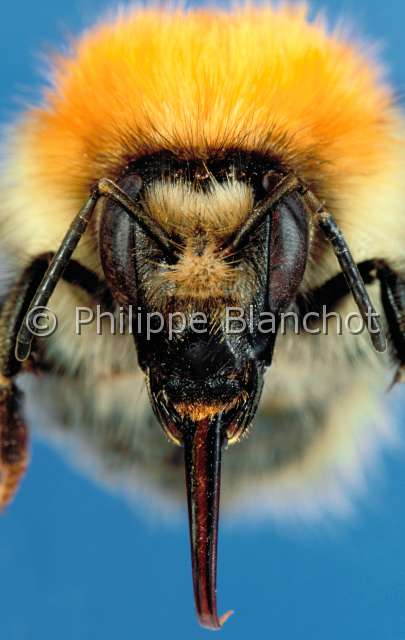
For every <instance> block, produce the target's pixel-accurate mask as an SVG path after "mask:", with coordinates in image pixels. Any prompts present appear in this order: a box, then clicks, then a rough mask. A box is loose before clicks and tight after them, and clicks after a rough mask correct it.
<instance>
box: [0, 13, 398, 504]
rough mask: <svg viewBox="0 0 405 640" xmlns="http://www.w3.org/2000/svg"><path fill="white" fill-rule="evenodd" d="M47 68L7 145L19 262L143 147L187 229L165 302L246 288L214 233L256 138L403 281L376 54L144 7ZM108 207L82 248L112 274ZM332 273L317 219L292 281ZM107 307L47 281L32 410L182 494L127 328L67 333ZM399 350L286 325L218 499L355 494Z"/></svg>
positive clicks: (315, 281)
mask: <svg viewBox="0 0 405 640" xmlns="http://www.w3.org/2000/svg"><path fill="white" fill-rule="evenodd" d="M51 77H52V80H51V84H50V86H49V87H48V88H47V89H46V91H45V92H44V96H43V103H42V105H41V106H39V107H35V108H32V109H30V110H28V111H27V112H26V113H25V114H23V116H22V118H21V120H20V121H19V122H18V123H17V125H16V126H15V127H14V128H13V129H12V131H11V132H10V134H9V136H8V140H7V142H6V144H5V145H4V147H3V158H4V175H3V177H2V196H3V203H2V209H1V215H0V231H1V241H2V245H3V248H5V250H6V251H7V253H8V254H9V255H11V256H12V259H13V263H14V264H16V265H17V266H16V270H15V271H16V275H18V273H21V272H22V270H23V268H24V267H25V266H26V265H27V264H28V263H29V262H30V260H31V259H32V258H34V257H35V256H37V255H41V254H43V253H46V252H49V251H55V250H56V249H57V248H58V246H59V244H60V242H61V239H62V238H63V236H64V233H65V231H66V228H67V226H68V224H69V222H70V221H71V220H72V219H73V217H74V215H75V214H76V212H77V210H78V209H79V208H80V206H81V205H82V203H83V201H84V200H85V199H86V197H87V194H88V192H89V190H90V189H91V187H92V186H93V184H94V183H95V182H96V181H97V180H98V179H99V178H102V177H103V178H104V177H106V178H111V179H115V180H117V179H120V178H122V176H125V174H126V172H127V171H128V167H131V166H132V165H133V164H136V163H139V162H143V161H144V159H145V158H157V159H158V160H157V163H158V164H159V158H161V159H162V158H167V157H168V156H169V158H170V160H169V166H170V167H172V168H173V166H176V167H178V173H177V174H176V173H174V177H173V173H172V174H171V175H172V177H171V181H170V182H169V183H168V182H167V180H165V174H164V168H165V163H166V162H167V161H166V160H164V161H163V160H162V162H161V167H162V176H161V177H159V176H157V175H155V174H154V176H153V178H151V182H150V186H149V188H148V192H147V194H146V196H145V202H144V205H145V207H146V210H147V211H148V215H150V216H151V218H153V219H155V220H156V221H157V222H159V224H161V225H162V226H163V227H164V228H165V229H166V230H169V231H170V229H173V228H174V229H176V230H177V231H179V232H180V234H181V235H182V238H183V239H184V241H185V247H186V249H185V250H184V253H183V255H182V259H181V260H180V262H179V264H178V265H176V269H171V270H170V269H162V270H160V271H159V272H157V273H156V274H155V281H154V283H153V286H151V293H150V295H151V296H152V298H153V300H154V302H155V303H156V305H159V292H160V291H161V290H162V287H163V288H164V289H165V290H172V291H173V295H175V296H177V298H178V299H179V300H181V301H182V304H186V303H187V300H188V299H189V298H190V299H193V300H194V299H198V300H199V301H200V302H201V301H202V304H205V302H206V304H207V305H208V307H209V306H210V305H212V300H213V299H215V298H216V297H218V295H217V296H216V295H215V292H216V285H217V283H218V281H224V282H227V287H228V289H227V291H229V301H230V302H235V301H236V302H237V301H238V300H240V299H241V298H242V297H243V292H244V290H245V289H246V287H247V286H254V283H253V284H252V282H253V281H252V280H251V279H250V280H249V278H252V277H253V276H251V274H249V272H248V270H247V269H245V271H244V272H243V274H242V280H240V279H238V281H237V283H236V284H235V283H232V282H230V283H228V281H227V277H228V275H229V274H228V272H227V268H226V265H225V264H223V262H221V257H220V256H218V254H215V238H216V237H217V236H218V235H219V236H220V235H221V234H223V233H224V230H227V231H228V232H229V231H231V230H233V229H237V228H238V226H240V224H241V223H242V222H243V220H244V218H245V217H246V216H247V214H248V212H249V210H250V209H251V206H252V202H253V201H254V199H255V186H254V184H252V183H248V184H247V183H246V182H245V181H244V172H246V168H247V165H248V164H249V162H250V161H251V160H250V159H249V158H250V154H252V153H254V154H256V155H257V157H258V158H260V161H259V160H257V162H259V163H264V164H266V166H268V167H275V168H280V167H281V168H282V169H283V170H285V171H290V172H293V173H295V174H297V175H299V176H300V178H302V179H303V180H304V181H305V182H306V183H307V184H308V185H309V186H310V188H311V189H312V190H313V191H314V193H316V195H317V197H318V198H319V199H320V200H321V201H325V202H326V204H327V207H328V208H329V209H330V210H332V211H333V214H334V216H335V218H336V219H337V221H338V222H339V225H340V227H341V228H342V230H343V232H344V233H345V236H346V238H347V240H348V243H349V245H350V248H351V251H352V253H353V256H354V258H355V260H356V262H357V263H361V262H363V261H365V260H371V259H379V260H385V261H387V262H388V263H389V264H390V266H391V267H392V268H393V269H395V271H396V273H398V274H399V275H401V276H402V277H404V278H405V252H404V246H405V230H404V224H403V216H404V215H405V187H404V180H403V176H404V169H405V145H404V123H403V117H402V114H401V113H400V111H399V109H398V108H397V106H396V104H395V100H394V98H393V94H392V92H391V90H390V88H389V87H388V86H387V85H386V83H385V81H384V79H383V78H382V75H381V73H380V69H379V68H378V65H377V64H376V63H375V62H374V61H373V60H372V58H371V56H369V55H368V53H367V51H364V50H363V49H362V47H361V46H360V45H352V44H351V43H350V42H348V41H347V39H346V38H345V37H344V36H343V35H342V34H339V33H332V34H330V33H327V31H326V28H325V26H324V25H323V24H322V23H321V22H316V23H310V22H309V21H308V20H307V17H306V15H305V11H304V10H303V9H302V8H296V7H295V8H292V7H284V8H280V9H277V10H275V9H270V8H262V9H254V8H246V9H240V10H237V11H235V12H233V13H232V14H231V15H229V14H227V13H226V12H220V11H196V12H190V13H186V12H182V11H174V12H168V13H166V12H160V11H155V10H150V11H135V12H134V13H132V14H130V15H125V16H124V15H122V16H120V17H118V18H117V19H115V20H111V21H107V22H105V23H101V24H100V25H98V26H96V27H95V28H94V29H92V30H90V31H89V32H87V33H86V34H85V35H84V36H83V37H82V38H81V39H79V40H78V41H77V42H76V43H74V45H73V49H72V52H71V54H70V55H67V56H60V57H57V58H56V59H55V61H54V63H53V67H52V74H51ZM255 157H256V156H255ZM255 162H256V160H254V162H253V165H254V164H255ZM155 164H156V163H155ZM190 164H191V165H192V166H193V169H192V171H193V180H192V181H191V182H190V181H189V180H188V181H187V180H186V178H187V177H189V174H188V173H187V172H189V171H190V169H189V166H190ZM151 166H154V164H153V162H152V163H151ZM201 192H204V195H203V198H202V197H201ZM202 199H203V200H204V201H202ZM102 208H103V204H102V203H101V204H100V205H98V207H97V211H96V213H97V215H96V216H95V219H94V220H93V221H92V223H91V225H90V226H89V229H88V230H87V232H86V235H85V237H84V238H83V240H82V242H81V243H80V245H79V246H78V249H77V251H76V252H75V259H77V260H78V261H79V262H80V263H81V264H82V265H84V266H85V267H87V268H88V269H89V270H91V271H92V272H94V273H95V274H97V276H98V277H99V279H100V282H101V285H102V284H103V280H104V276H103V269H102V266H101V262H100V257H99V251H98V237H99V231H100V230H99V226H100V217H101V213H102ZM198 225H200V226H202V227H203V228H204V229H206V230H208V241H207V245H206V247H205V249H204V251H205V253H204V256H205V260H206V264H205V272H204V273H205V277H204V278H201V270H199V269H195V265H193V255H194V254H193V251H192V250H190V251H189V252H187V247H188V246H189V247H190V246H192V245H193V239H194V237H195V234H196V228H197V227H198ZM210 250H211V253H210ZM338 271H339V268H338V264H337V262H336V258H335V256H334V255H333V252H332V250H331V249H330V247H328V246H327V245H326V244H325V242H324V241H323V240H322V238H321V237H320V234H319V230H318V229H316V228H315V227H314V226H313V225H311V228H310V251H309V260H308V264H307V268H306V271H305V275H304V279H303V282H302V284H301V287H300V290H299V292H298V297H299V298H300V299H301V300H304V301H305V300H311V294H312V292H313V291H314V290H316V289H317V288H319V287H321V286H322V285H323V284H324V283H325V282H327V281H328V280H330V279H331V278H332V277H334V276H335V275H336V274H337V273H338ZM227 274H228V275H227ZM243 278H245V279H246V282H245V281H244V280H243ZM231 279H232V278H231ZM372 279H373V278H371V279H370V284H369V285H368V286H369V290H370V294H371V296H372V299H373V302H374V303H375V305H376V307H377V309H378V310H379V311H380V312H381V314H382V316H384V314H383V310H382V306H381V301H380V294H379V285H378V282H371V280H372ZM241 282H242V284H241ZM244 282H245V283H244ZM188 296H189V298H188ZM98 303H99V300H98V298H97V297H95V296H94V295H93V294H89V293H84V292H83V291H82V289H81V288H79V287H77V286H75V285H74V284H72V283H71V282H70V283H66V282H64V283H61V284H60V285H59V286H58V288H57V289H56V291H55V292H54V294H53V296H52V298H51V301H50V307H51V308H52V310H53V311H54V312H55V313H56V315H57V316H58V318H59V327H58V330H57V332H56V333H55V334H54V335H52V336H51V337H49V338H47V339H46V340H41V341H40V342H39V347H38V354H37V357H36V362H37V366H38V368H39V369H42V373H41V375H40V376H38V377H33V376H32V374H27V375H26V376H24V378H23V379H21V385H22V386H23V387H24V388H25V390H26V392H27V412H28V415H29V416H30V415H31V417H32V418H31V421H32V422H37V423H42V422H43V421H45V422H48V425H49V426H50V430H51V433H52V431H53V432H54V433H57V432H58V433H59V434H60V435H62V436H63V438H67V439H69V438H70V436H71V435H74V436H75V437H77V438H78V439H79V442H80V447H81V449H82V451H85V452H86V451H87V454H88V456H89V457H90V459H92V460H93V464H96V465H97V466H98V468H99V470H100V473H101V474H105V475H106V476H107V478H109V479H111V480H112V481H114V478H115V479H116V480H117V481H119V482H120V483H123V484H125V485H126V486H127V487H135V488H136V487H139V491H144V486H145V483H146V486H147V487H150V490H151V491H153V492H156V493H157V494H160V495H165V496H168V497H171V498H174V499H177V498H179V497H181V498H183V491H184V489H183V473H182V472H181V471H180V470H179V468H178V467H180V466H181V464H182V463H181V451H180V450H179V449H177V448H174V447H173V446H172V445H171V444H169V443H167V442H165V440H164V438H163V437H162V435H161V433H160V431H159V430H158V429H157V427H156V419H155V418H154V417H153V415H152V413H151V410H150V409H149V406H148V398H147V394H146V391H145V388H144V377H143V374H142V372H141V370H140V369H138V368H137V362H136V352H135V349H134V347H133V340H132V338H131V337H130V336H122V335H108V328H107V331H106V332H104V335H102V336H95V326H94V324H93V325H90V326H89V327H84V328H83V331H82V335H81V336H77V335H75V328H74V321H75V311H74V310H75V307H76V306H77V305H79V306H84V305H86V306H90V307H93V308H94V306H95V305H96V304H98ZM292 308H294V304H293V305H292ZM334 310H335V311H339V312H340V313H341V314H342V316H343V317H344V316H345V314H347V313H350V312H353V311H356V307H355V305H354V302H353V300H352V299H351V297H350V296H348V295H347V296H342V297H341V299H339V300H338V301H337V303H336V305H335V306H334ZM107 322H108V320H107V321H106V323H107ZM396 361H397V354H396V353H394V352H393V351H392V350H391V352H388V353H386V354H376V353H374V352H373V351H372V350H371V349H370V344H369V337H368V336H367V334H363V335H359V336H356V335H351V334H350V333H349V332H347V331H345V332H344V335H343V336H338V335H336V334H335V331H334V327H333V324H332V325H331V326H330V331H329V335H319V336H315V335H304V334H303V333H300V335H298V336H296V335H293V333H292V332H291V331H290V332H287V335H285V336H284V335H280V336H279V337H278V340H277V345H276V350H275V354H274V360H273V364H272V367H271V369H270V370H269V371H268V373H267V375H266V381H265V387H264V392H263V396H262V400H261V404H260V408H259V414H260V415H259V416H258V417H257V419H256V424H255V425H254V428H252V434H251V435H250V437H249V438H247V439H246V440H244V441H243V442H242V443H241V444H240V446H238V447H230V449H229V451H228V452H227V454H226V456H225V460H224V487H223V494H222V495H223V498H222V502H223V504H224V506H228V507H229V508H231V509H232V508H233V509H235V508H237V507H238V505H241V504H244V505H245V506H246V505H247V504H249V502H251V503H252V505H255V506H256V505H257V508H258V510H260V508H261V507H260V502H261V504H262V508H263V511H268V510H270V511H271V512H273V513H277V514H290V513H295V514H301V515H317V514H319V513H320V512H322V511H323V510H335V511H336V510H342V509H345V507H347V504H348V499H349V494H350V490H351V486H352V485H353V479H354V478H355V477H356V476H357V475H358V473H359V469H361V468H362V466H363V464H364V463H365V461H366V459H367V453H368V451H369V450H370V448H372V447H371V443H372V441H373V439H374V438H375V437H377V438H378V437H381V438H384V437H386V436H387V434H388V431H387V429H386V426H385V424H386V423H385V420H386V419H385V418H384V417H382V416H381V415H380V405H381V403H382V401H383V398H384V392H385V390H386V387H387V385H388V384H389V382H390V380H391V378H392V375H393V366H394V364H395V362H396ZM30 398H31V401H30ZM51 425H52V426H51ZM84 444H85V445H86V446H84ZM63 446H65V444H64V445H63ZM76 451H77V450H76Z"/></svg>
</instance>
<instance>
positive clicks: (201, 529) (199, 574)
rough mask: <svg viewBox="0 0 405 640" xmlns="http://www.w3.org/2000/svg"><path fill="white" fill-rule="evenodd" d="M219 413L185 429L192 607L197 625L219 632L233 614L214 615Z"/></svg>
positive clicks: (215, 602)
mask: <svg viewBox="0 0 405 640" xmlns="http://www.w3.org/2000/svg"><path fill="white" fill-rule="evenodd" d="M221 445H222V433H221V414H219V415H217V416H216V417H215V418H205V419H203V420H201V421H198V422H193V421H191V420H190V421H189V422H188V424H186V425H185V427H184V454H185V466H186V483H187V500H188V514H189V523H190V542H191V560H192V567H193V585H194V598H195V606H196V609H197V615H198V619H199V621H200V624H201V625H202V626H203V627H206V628H207V629H220V628H221V626H222V625H223V624H224V623H225V622H226V620H227V619H228V617H229V616H230V615H231V614H232V611H228V613H225V614H224V615H222V616H221V617H218V613H217V594H216V582H217V543H218V514H219V493H220V481H221Z"/></svg>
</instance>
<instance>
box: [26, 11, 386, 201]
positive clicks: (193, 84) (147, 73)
mask: <svg viewBox="0 0 405 640" xmlns="http://www.w3.org/2000/svg"><path fill="white" fill-rule="evenodd" d="M378 75H379V74H378V69H376V66H375V65H374V64H370V62H369V60H368V59H367V58H366V57H363V56H362V54H360V53H359V52H358V51H356V50H355V49H354V48H352V46H351V45H349V44H348V43H347V42H345V41H344V39H340V37H339V36H338V35H336V34H335V35H331V36H330V35H328V34H327V33H326V30H325V28H324V25H323V24H322V23H321V22H319V21H318V22H315V23H313V24H310V23H309V22H308V21H307V16H306V10H305V8H304V7H303V6H298V7H297V6H295V7H292V6H282V7H281V8H278V9H274V8H270V7H263V8H254V7H251V6H247V7H245V8H241V9H237V10H234V11H233V12H232V13H227V12H225V11H221V10H216V9H212V10H195V11H185V10H180V9H179V10H173V11H170V10H157V9H136V10H135V11H133V12H132V13H130V14H129V15H120V16H118V17H117V18H116V19H114V20H111V21H106V22H105V23H102V24H100V25H98V26H96V27H95V28H93V29H92V30H90V31H89V32H87V33H86V34H85V35H84V36H83V37H82V38H81V39H79V40H78V41H77V42H76V44H75V45H74V49H73V52H72V54H71V55H70V56H65V57H62V56H60V57H58V58H56V59H55V60H54V70H53V86H52V87H51V88H49V89H48V90H47V91H46V93H45V95H44V103H43V106H42V107H40V108H36V109H32V110H31V111H30V112H29V113H28V114H27V115H26V119H25V123H24V125H23V128H22V133H23V146H24V147H25V148H28V154H29V162H30V172H31V176H32V177H33V178H34V179H35V184H36V187H37V188H40V189H43V188H46V189H48V190H49V191H48V192H49V193H50V192H53V193H56V194H58V195H60V194H64V195H66V194H70V195H71V196H72V197H74V198H77V199H79V198H84V196H85V194H86V192H87V190H88V188H89V185H90V184H91V183H92V182H93V181H94V180H95V179H96V178H98V177H101V176H111V175H114V173H116V172H118V171H120V169H121V168H122V166H123V165H125V163H126V162H127V160H128V159H129V158H134V157H137V156H138V155H139V154H143V153H145V152H146V151H148V150H150V151H154V150H157V149H160V148H167V149H171V150H173V151H174V152H175V153H177V154H180V155H184V156H189V155H197V156H200V157H201V158H205V157H207V155H208V153H209V150H210V149H222V148H223V147H228V148H229V147H235V146H238V147H243V148H246V149H253V148H254V149H256V150H262V151H264V152H266V153H268V152H270V153H272V154H273V153H274V154H276V155H280V156H282V158H283V160H284V161H285V162H286V163H288V164H290V165H291V166H292V167H293V168H294V169H296V170H298V171H299V173H300V175H301V177H302V178H304V179H308V180H309V181H311V180H315V181H316V180H317V178H318V176H319V174H320V173H321V178H320V179H323V180H324V183H325V184H326V183H327V185H328V189H329V193H332V196H333V194H334V193H335V194H338V193H339V190H340V189H341V188H342V187H343V186H344V185H345V181H346V182H347V181H349V182H350V180H351V179H352V178H353V177H357V176H359V177H361V176H363V175H364V174H365V171H366V169H365V167H366V166H367V172H368V173H372V172H373V171H374V170H378V169H379V168H380V167H381V165H382V164H383V163H384V162H385V161H386V159H387V158H389V157H390V153H391V155H392V152H390V149H392V146H393V145H395V144H397V142H396V141H395V135H394V128H395V126H396V125H397V116H396V115H395V113H394V111H393V109H392V95H391V93H390V91H389V90H388V89H387V88H386V87H385V86H384V85H383V84H381V83H380V82H379V78H378ZM320 167H321V168H322V171H321V172H320ZM320 187H322V184H321V185H320Z"/></svg>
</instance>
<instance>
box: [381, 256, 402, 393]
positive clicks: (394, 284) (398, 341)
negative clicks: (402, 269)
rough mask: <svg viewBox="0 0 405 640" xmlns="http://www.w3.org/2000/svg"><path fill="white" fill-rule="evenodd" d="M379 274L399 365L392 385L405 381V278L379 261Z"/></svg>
mask: <svg viewBox="0 0 405 640" xmlns="http://www.w3.org/2000/svg"><path fill="white" fill-rule="evenodd" d="M377 275H378V278H379V280H380V284H381V300H382V304H383V308H384V312H385V316H386V318H387V322H388V327H389V332H390V337H391V344H392V348H393V352H394V358H395V361H396V362H397V363H398V365H399V366H398V370H397V372H396V374H395V377H394V380H393V382H392V385H391V387H392V386H394V385H395V384H396V383H397V382H405V280H404V279H403V278H401V276H400V275H398V273H396V271H394V270H393V269H391V267H389V266H388V265H387V264H386V263H385V262H379V263H377Z"/></svg>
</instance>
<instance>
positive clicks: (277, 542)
mask: <svg viewBox="0 0 405 640" xmlns="http://www.w3.org/2000/svg"><path fill="white" fill-rule="evenodd" d="M106 6H107V4H106V3H105V2H103V3H101V2H96V1H94V0H93V1H92V0H75V1H74V2H70V1H68V0H60V1H59V2H55V1H54V0H52V1H51V0H41V2H36V1H35V2H34V1H31V0H29V1H28V0H26V1H24V0H23V1H20V2H12V1H11V2H10V1H9V2H7V3H4V4H3V6H2V10H1V14H2V15H1V18H2V19H1V21H0V54H1V55H0V61H1V62H0V64H1V71H2V73H1V80H0V97H1V100H0V113H1V118H2V120H3V121H5V120H7V119H8V117H9V115H10V114H11V113H12V112H13V111H14V110H15V102H14V100H13V96H15V95H18V94H21V92H22V93H24V94H25V95H27V87H36V86H37V85H38V75H37V73H36V67H37V60H36V58H35V55H34V54H35V53H36V52H37V51H38V50H39V49H42V50H43V45H44V44H45V45H46V44H51V45H52V44H56V45H58V43H60V40H61V39H62V38H63V37H64V35H65V33H66V29H67V30H68V31H75V30H77V29H78V28H81V27H83V26H85V25H87V24H89V23H91V20H92V19H93V18H94V17H95V16H97V15H98V12H99V10H100V9H102V8H105V7H106ZM313 6H315V7H318V6H323V7H326V8H327V10H328V12H329V15H330V16H331V17H332V18H333V17H336V16H339V15H345V14H348V15H349V16H351V17H352V18H353V20H354V22H355V24H358V25H359V27H360V33H366V34H367V35H369V36H371V37H373V38H374V37H376V38H377V39H380V40H382V41H383V42H384V43H385V45H386V46H385V54H384V58H385V59H386V60H387V61H388V62H389V63H390V65H391V68H392V79H393V81H394V83H395V85H396V87H397V88H398V90H399V93H400V94H402V93H403V88H404V85H405V65H404V59H405V39H404V21H405V5H404V4H403V2H402V1H401V0H388V1H387V2H385V3H384V2H381V0H367V1H365V0H361V1H359V0H356V1H354V0H352V1H349V0H347V1H346V2H333V1H332V0H329V1H326V2H323V3H322V4H321V3H319V4H318V3H315V4H314V5H313ZM404 179H405V176H404ZM404 213H405V212H404ZM400 391H401V390H398V392H397V395H401V393H400ZM403 415H404V414H403V413H402V416H401V413H400V412H398V421H399V422H403V421H404V419H403ZM383 462H384V464H383V474H380V473H377V474H376V475H375V477H374V478H373V479H369V487H368V495H367V499H366V498H364V499H363V500H362V501H361V504H360V506H359V509H358V510H357V514H356V517H355V518H353V519H351V520H349V521H348V522H345V523H343V524H342V523H334V524H333V525H332V526H330V527H329V528H328V529H327V530H322V531H319V530H316V529H308V530H305V532H304V533H302V532H301V533H298V532H294V531H288V532H286V531H283V530H280V528H275V527H274V526H272V525H271V524H268V525H265V526H261V527H256V528H254V527H250V526H249V527H248V528H247V529H246V527H245V526H243V525H242V524H239V525H235V526H234V527H232V528H230V527H225V528H224V529H223V530H222V532H221V545H220V567H221V570H220V575H219V597H220V607H221V611H224V610H226V609H227V608H229V607H230V606H232V607H233V608H234V609H235V610H236V615H235V616H234V617H233V618H232V619H231V620H230V621H229V622H228V623H227V625H226V627H225V628H224V630H223V631H222V637H223V638H224V639H226V638H230V637H232V638H235V639H236V638H246V637H249V636H250V635H251V636H253V637H255V636H256V635H257V636H260V637H270V638H277V639H283V640H289V639H293V638H294V639H296V638H301V637H302V638H305V639H307V638H308V639H309V640H318V639H319V640H323V639H324V638H328V640H342V639H343V638H344V639H345V640H351V639H354V638H356V640H358V639H361V638H368V639H369V640H373V639H376V640H400V639H403V638H405V606H404V605H405V557H404V554H403V547H404V541H405V499H404V498H405V464H404V455H403V452H402V451H401V450H399V451H397V452H395V453H392V452H391V453H390V454H385V455H384V460H383ZM188 551H189V549H188V538H187V529H186V523H185V521H184V523H181V524H180V525H176V524H173V525H162V524H161V523H158V524H157V523H156V522H151V521H148V520H147V519H146V518H145V517H143V516H142V514H140V513H137V512H136V511H135V512H134V511H133V510H131V509H130V508H129V507H128V506H127V504H126V503H125V502H124V501H122V500H120V499H118V498H116V497H113V496H111V495H109V494H108V493H105V492H104V491H103V490H101V489H100V488H98V487H97V486H95V485H94V484H92V482H91V481H89V480H87V479H85V478H83V477H82V476H80V475H79V474H78V473H77V472H76V471H74V470H72V469H71V467H70V466H68V465H67V464H65V462H64V460H63V459H62V458H61V457H59V455H58V454H56V453H55V452H54V451H52V450H51V449H49V448H48V447H47V446H46V445H44V444H42V443H39V442H35V443H34V450H33V464H32V466H31V469H30V472H29V479H28V481H26V482H24V484H23V487H22V490H21V492H20V493H19V496H18V500H16V502H15V503H14V505H13V507H12V508H11V509H10V510H9V511H8V512H7V514H6V515H5V516H4V518H3V519H2V520H1V522H0V637H1V638H2V639H4V640H22V639H23V638H24V639H25V638H27V639H28V638H29V639H30V640H31V639H33V638H35V639H36V638H38V639H39V638H41V639H44V640H46V639H48V638H52V639H53V638H58V640H65V639H69V640H71V639H73V638H75V639H78V640H82V639H87V638H98V640H104V639H107V638H115V637H118V638H120V639H122V640H124V639H126V638H139V637H144V636H147V637H149V638H158V637H161V636H167V635H168V636H169V637H176V638H178V639H179V640H180V639H182V638H187V640H190V638H198V637H203V636H204V635H205V636H206V635H207V632H205V631H203V630H200V629H199V628H198V627H197V625H196V622H195V618H194V610H193V600H192V590H191V578H190V570H189V556H188Z"/></svg>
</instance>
